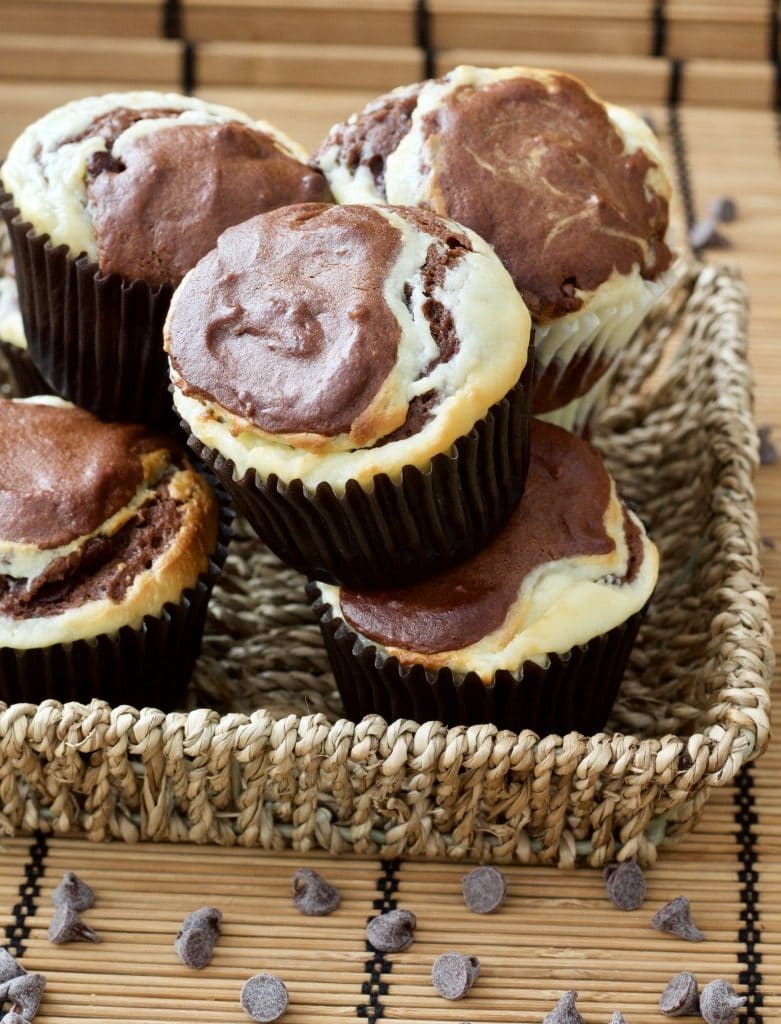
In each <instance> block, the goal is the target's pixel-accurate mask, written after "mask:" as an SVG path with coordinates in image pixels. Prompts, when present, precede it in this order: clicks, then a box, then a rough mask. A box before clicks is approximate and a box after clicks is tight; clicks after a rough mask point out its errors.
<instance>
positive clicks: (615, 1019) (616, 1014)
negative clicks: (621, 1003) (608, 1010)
mask: <svg viewBox="0 0 781 1024" xmlns="http://www.w3.org/2000/svg"><path fill="white" fill-rule="evenodd" d="M610 1024H626V1019H625V1018H624V1015H623V1013H621V1011H620V1010H613V1016H612V1017H611V1018H610Z"/></svg>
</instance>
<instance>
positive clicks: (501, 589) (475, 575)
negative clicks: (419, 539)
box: [318, 420, 658, 680]
mask: <svg viewBox="0 0 781 1024" xmlns="http://www.w3.org/2000/svg"><path fill="white" fill-rule="evenodd" d="M657 567H658V557H657V554H656V549H655V548H654V546H653V544H652V543H651V542H650V541H649V540H648V538H647V537H646V535H645V531H644V530H643V527H642V525H641V523H640V521H639V520H638V519H637V518H636V517H635V516H634V515H633V514H632V513H631V512H629V511H628V509H627V508H626V507H625V506H624V505H623V503H622V502H621V501H620V499H619V498H618V497H617V495H616V490H615V484H614V483H613V481H612V480H611V478H610V476H609V475H608V472H607V470H606V468H605V466H604V463H603V462H602V460H601V458H600V457H599V455H598V454H597V453H596V452H595V451H594V449H593V448H591V446H590V445H589V444H587V443H586V442H585V441H583V440H582V439H581V438H578V437H576V436H574V435H573V434H570V433H569V432H567V431H564V430H562V429H561V428H560V427H555V426H553V425H551V424H548V423H543V422H542V421H539V420H535V421H533V424H532V439H531V461H530V465H529V475H528V477H527V480H526V487H525V490H524V494H523V497H522V499H521V502H520V504H519V505H518V506H517V507H516V509H515V511H514V512H513V513H512V514H511V516H510V518H509V519H508V521H507V523H506V525H505V526H504V527H503V528H502V530H501V531H500V532H499V533H498V534H497V535H496V537H494V538H493V540H492V541H491V542H490V543H489V544H487V545H486V546H485V547H484V548H483V549H482V550H481V551H478V552H477V554H475V555H473V556H472V557H471V558H469V559H467V560H466V561H465V562H462V563H461V564H459V565H457V566H454V567H453V568H452V569H448V570H446V571H445V572H442V573H440V574H438V575H436V576H434V577H431V578H430V579H427V580H423V581H422V582H420V583H415V584H412V585H410V586H406V587H397V588H394V589H392V590H385V591H382V590H378V591H371V592H366V591H361V592H359V591H354V590H349V589H347V588H342V589H341V590H340V589H339V588H336V587H331V586H328V585H326V584H318V585H319V587H320V590H321V593H322V595H323V597H324V599H325V600H326V601H327V602H328V603H329V604H331V605H332V607H333V608H334V609H335V611H336V612H337V614H339V615H340V616H341V617H342V618H343V619H344V620H345V621H346V622H347V623H348V624H349V625H350V626H351V627H352V628H353V629H355V630H356V632H358V633H359V634H360V635H361V636H363V637H364V638H365V639H366V640H369V641H373V642H375V643H378V644H380V645H381V646H382V648H383V649H384V650H385V651H387V652H388V653H390V654H392V655H393V656H395V657H396V658H398V660H399V661H400V662H402V664H416V663H419V664H423V665H425V666H426V667H428V668H431V669H439V668H442V667H445V666H449V667H450V668H452V669H453V670H454V671H457V672H461V673H465V672H468V671H475V672H477V673H478V674H480V675H481V676H482V677H483V678H484V679H486V680H489V679H490V678H491V677H492V676H493V674H494V672H495V671H496V670H497V669H499V668H507V669H510V670H513V669H516V668H519V667H520V665H521V664H522V662H523V661H524V660H527V659H528V660H535V661H538V662H540V663H544V661H545V657H546V656H547V655H549V654H552V653H559V654H561V653H564V652H565V651H568V650H570V649H571V648H572V647H573V646H575V645H576V644H582V643H586V642H587V641H588V640H590V639H591V638H593V637H595V636H599V635H601V634H602V633H606V632H608V631H609V630H611V629H612V628H614V627H615V626H617V625H620V624H621V623H622V622H624V621H625V620H626V619H628V618H629V617H630V616H631V615H633V614H634V613H635V612H636V611H639V609H640V608H642V607H643V605H644V604H645V603H646V601H647V600H648V598H649V596H650V594H651V592H652V590H653V588H654V585H655V582H656V575H657Z"/></svg>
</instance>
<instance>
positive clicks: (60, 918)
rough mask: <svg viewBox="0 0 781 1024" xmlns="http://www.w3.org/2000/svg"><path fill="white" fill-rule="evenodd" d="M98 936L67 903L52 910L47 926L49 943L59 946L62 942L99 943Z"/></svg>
mask: <svg viewBox="0 0 781 1024" xmlns="http://www.w3.org/2000/svg"><path fill="white" fill-rule="evenodd" d="M100 941H101V940H100V936H99V935H98V933H97V932H96V931H93V929H92V928H90V926H89V925H87V924H84V922H83V921H82V919H81V917H80V916H79V912H78V911H77V910H74V909H73V907H69V906H68V905H67V903H62V904H60V906H59V907H56V908H55V910H54V916H53V917H52V921H51V924H50V925H49V942H54V943H56V944H57V945H60V944H61V943H63V942H100Z"/></svg>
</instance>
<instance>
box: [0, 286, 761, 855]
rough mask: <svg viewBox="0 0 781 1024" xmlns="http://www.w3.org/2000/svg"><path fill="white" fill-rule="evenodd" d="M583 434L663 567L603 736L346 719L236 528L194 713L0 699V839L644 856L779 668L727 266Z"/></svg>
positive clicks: (662, 324) (318, 660) (302, 606)
mask: <svg viewBox="0 0 781 1024" xmlns="http://www.w3.org/2000/svg"><path fill="white" fill-rule="evenodd" d="M662 364H664V365H663V366H662ZM652 375H653V376H652ZM649 379H651V380H650V382H649ZM596 443H597V444H598V445H599V447H600V448H601V449H602V451H603V452H604V454H605V455H606V457H607V459H608V462H609V465H610V469H611V471H612V472H613V474H614V475H615V476H616V478H617V479H618V481H619V484H620V487H621V490H622V493H623V495H624V496H625V497H626V498H627V499H628V500H630V501H634V502H635V503H636V505H637V508H638V510H639V512H640V514H641V516H642V517H643V519H644V520H645V522H646V524H647V526H648V528H649V531H650V533H651V535H652V536H653V538H654V540H655V541H656V543H657V544H658V546H659V548H660V552H661V557H662V573H661V579H660V582H659V587H658V589H657V592H656V595H655V597H654V600H653V603H652V606H651V610H650V613H649V616H648V619H647V621H646V624H645V625H644V627H643V630H642V632H641V635H640V638H639V641H638V645H637V647H636V649H635V651H634V653H633V656H632V661H631V665H630V669H629V671H628V673H627V676H626V678H625V680H624V684H623V687H622V691H621V695H620V698H619V702H618V705H617V707H616V709H615V712H614V715H613V718H612V719H611V722H610V730H609V731H607V732H605V733H601V734H599V735H595V736H581V735H579V734H570V735H568V736H565V737H558V736H547V737H538V736H536V735H535V734H533V733H529V732H524V733H521V734H520V735H516V734H514V733H510V732H498V731H497V730H496V729H495V728H494V727H493V726H490V725H485V726H475V727H472V728H468V729H467V728H453V729H447V728H445V727H444V726H442V725H441V724H438V723H426V724H416V723H414V722H410V721H397V722H393V723H390V724H387V723H385V722H384V721H383V720H382V719H380V718H379V717H377V716H374V717H369V718H366V719H364V720H363V721H362V722H359V723H357V724H356V723H351V722H347V721H344V720H340V719H339V701H338V696H337V694H336V692H335V689H334V685H333V679H332V677H331V675H330V673H329V671H328V665H327V661H326V658H325V653H324V650H323V647H322V643H321V640H320V636H319V631H318V629H317V627H316V625H315V624H314V622H313V619H312V615H311V613H310V611H309V608H308V605H307V604H306V602H305V600H304V595H303V583H304V581H303V578H302V577H300V576H298V575H297V574H296V573H294V572H292V571H291V570H287V569H285V568H283V567H281V566H280V563H279V562H278V561H277V560H276V559H275V558H274V557H273V556H271V555H270V554H268V553H267V552H266V551H265V550H264V548H263V547H262V545H261V544H260V543H259V542H258V541H257V540H255V539H254V538H253V537H252V536H251V535H250V534H249V532H248V531H246V530H245V529H242V527H241V524H240V525H239V530H238V535H237V538H236V540H235V541H234V542H233V545H232V549H231V551H232V553H231V555H230V557H229V559H228V565H227V568H226V572H225V574H224V577H223V579H222V582H221V584H220V585H219V586H218V587H217V588H216V589H215V595H214V599H213V603H212V607H211V612H210V618H209V622H208V625H207V635H206V638H205V642H204V654H203V657H202V659H201V661H200V663H199V666H198V670H197V674H196V678H195V680H194V682H193V685H192V687H191V694H190V701H191V707H192V710H190V711H189V712H183V713H175V714H168V715H165V714H162V713H160V712H158V711H156V710H152V709H149V708H145V709H142V710H137V709H134V708H131V707H127V706H124V707H118V708H111V707H109V706H108V705H106V704H104V703H101V702H98V701H95V702H93V704H91V705H90V706H88V707H84V706H82V705H77V704H69V705H65V706H62V705H60V704H58V703H56V702H53V701H47V702H45V703H43V704H41V705H39V706H37V707H36V706H33V705H27V704H24V705H22V704H19V705H13V706H11V707H7V708H6V707H5V706H4V705H0V709H1V710H0V828H1V829H2V830H3V831H5V832H6V833H9V834H10V833H12V832H14V831H20V830H28V831H29V830H35V829H42V830H44V831H55V832H66V831H70V830H74V829H78V830H82V831H83V832H85V833H86V834H87V835H88V836H89V837H90V838H92V839H98V840H100V839H105V838H108V837H114V838H117V839H123V840H128V841H133V840H137V839H142V838H143V839H153V840H174V841H185V840H186V841H192V842H215V843H223V844H228V843H241V844H244V845H247V846H262V847H265V848H269V849H279V848H282V847H284V846H291V845H292V846H294V847H296V848H297V849H299V850H310V849H316V848H322V849H325V850H329V851H331V852H333V853H346V852H349V851H351V850H352V851H355V852H359V853H363V854H375V853H380V854H382V855H384V856H388V857H395V856H398V855H400V854H407V855H423V856H428V857H450V858H475V859H481V860H495V861H510V860H517V861H521V862H524V863H532V862H536V863H557V864H560V865H562V866H568V865H571V864H573V863H575V862H577V861H585V862H588V863H590V864H592V865H595V866H597V865H601V864H603V863H604V862H606V861H608V860H611V859H614V858H615V857H616V856H617V855H619V853H620V856H621V857H622V858H625V857H630V856H636V857H637V858H638V859H639V860H640V861H641V862H642V863H646V864H647V863H649V862H652V861H653V860H654V859H655V856H656V849H657V846H658V845H659V844H660V843H662V842H665V841H670V840H674V839H675V838H676V837H677V836H680V835H682V834H684V833H685V832H687V831H688V830H689V829H691V828H692V827H693V825H694V824H695V823H696V821H697V819H698V818H699V816H700V813H701V811H702V809H703V805H704V803H705V801H706V800H707V798H708V795H709V792H710V790H711V788H712V787H713V786H718V785H723V784H724V783H727V782H729V781H730V780H731V779H732V778H733V776H734V775H735V773H736V772H737V771H738V770H739V769H740V767H741V765H743V764H744V763H745V762H746V761H747V760H750V759H751V758H753V757H756V756H757V755H758V754H759V753H760V752H761V751H762V750H763V749H764V747H765V745H766V743H767V740H768V703H769V702H768V688H769V683H770V676H771V670H772V659H773V655H772V647H771V629H770V620H769V614H768V604H767V593H766V592H765V590H764V589H763V587H762V584H761V582H760V566H759V535H758V529H757V522H756V515H755V510H754V492H753V484H752V478H753V474H754V470H755V466H756V434H755V430H754V425H753V421H752V416H751V382H750V374H749V370H748V366H747V362H746V298H745V294H744V289H743V286H742V284H741V282H740V280H739V278H738V276H737V273H736V272H735V271H733V270H731V269H729V268H715V269H714V268H707V269H704V270H700V272H699V273H698V274H694V273H692V274H690V275H688V276H687V277H686V279H685V280H684V281H683V283H682V286H681V289H680V291H679V295H678V299H677V300H676V302H675V303H673V304H672V305H668V306H667V307H666V308H665V310H664V311H662V312H660V313H659V314H658V315H657V316H656V317H654V318H653V319H652V320H650V321H649V322H648V323H647V324H646V325H645V327H644V328H643V329H642V330H641V332H640V334H639V335H638V336H637V338H636V339H635V340H634V342H633V345H632V350H631V351H630V352H629V353H628V357H627V358H626V359H625V362H624V370H623V376H622V377H621V378H620V380H619V386H618V390H617V394H616V400H615V402H614V403H613V405H612V406H611V408H610V409H609V410H608V411H607V413H606V414H605V416H604V417H603V421H602V425H601V428H600V430H599V433H598V436H597V438H596ZM206 709H210V710H206ZM258 709H260V710H258Z"/></svg>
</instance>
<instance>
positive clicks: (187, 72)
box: [182, 43, 198, 96]
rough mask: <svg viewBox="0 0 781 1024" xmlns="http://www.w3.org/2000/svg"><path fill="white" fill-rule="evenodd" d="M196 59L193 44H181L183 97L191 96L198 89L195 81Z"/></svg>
mask: <svg viewBox="0 0 781 1024" xmlns="http://www.w3.org/2000/svg"><path fill="white" fill-rule="evenodd" d="M196 58H197V54H196V51H195V43H183V44H182V92H183V93H184V94H185V96H192V94H193V93H194V92H195V90H196V88H197V87H198V82H197V81H196V78H197V75H196Z"/></svg>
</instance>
